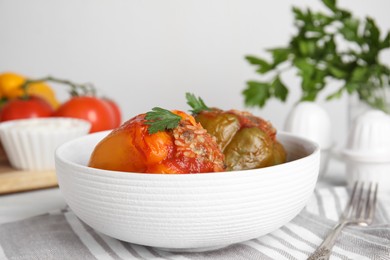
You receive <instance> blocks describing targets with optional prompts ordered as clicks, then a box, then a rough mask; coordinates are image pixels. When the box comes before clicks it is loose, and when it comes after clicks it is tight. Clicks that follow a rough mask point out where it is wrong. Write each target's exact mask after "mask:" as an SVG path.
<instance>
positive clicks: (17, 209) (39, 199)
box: [0, 160, 346, 224]
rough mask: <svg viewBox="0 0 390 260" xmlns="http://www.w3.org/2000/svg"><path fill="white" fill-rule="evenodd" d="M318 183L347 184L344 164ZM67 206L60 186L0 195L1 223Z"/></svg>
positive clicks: (335, 165) (337, 164)
mask: <svg viewBox="0 0 390 260" xmlns="http://www.w3.org/2000/svg"><path fill="white" fill-rule="evenodd" d="M317 185H318V186H319V187H320V186H328V185H333V186H343V185H346V182H345V174H344V164H343V163H342V162H340V161H337V160H330V162H329V167H328V171H327V173H326V175H325V177H324V178H323V180H321V181H319V182H318V184H317ZM65 206H66V203H65V200H64V199H63V197H62V195H61V191H60V190H59V188H51V189H43V190H36V191H29V192H21V193H14V194H9V195H0V224H1V223H6V222H11V221H17V220H21V219H24V218H28V217H32V216H37V215H40V214H44V213H47V212H50V211H54V210H57V209H62V208H64V207H65Z"/></svg>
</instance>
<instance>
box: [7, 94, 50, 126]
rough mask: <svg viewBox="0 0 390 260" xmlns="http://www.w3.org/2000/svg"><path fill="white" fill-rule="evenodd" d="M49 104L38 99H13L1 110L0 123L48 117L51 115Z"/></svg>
mask: <svg viewBox="0 0 390 260" xmlns="http://www.w3.org/2000/svg"><path fill="white" fill-rule="evenodd" d="M53 112H54V111H53V108H52V107H51V106H50V104H49V103H48V102H47V101H45V100H43V99H41V98H38V97H30V98H28V99H14V100H11V101H9V102H7V103H6V104H5V105H4V106H3V107H2V109H1V114H0V121H1V122H3V121H8V120H15V119H24V118H34V117H49V116H51V115H52V114H53Z"/></svg>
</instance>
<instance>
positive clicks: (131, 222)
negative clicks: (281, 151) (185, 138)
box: [56, 132, 320, 251]
mask: <svg viewBox="0 0 390 260" xmlns="http://www.w3.org/2000/svg"><path fill="white" fill-rule="evenodd" d="M107 134H108V132H100V133H96V134H91V135H88V136H84V137H81V138H78V139H76V140H73V141H70V142H68V143H66V144H64V145H62V146H61V147H59V148H58V149H57V151H56V171H57V177H58V182H59V185H60V189H61V192H62V194H63V196H64V198H65V200H66V202H67V203H68V205H69V206H70V208H71V209H72V210H73V211H74V213H75V214H76V215H77V216H78V217H79V218H80V219H81V220H83V221H84V222H85V223H87V224H88V225H89V226H91V227H92V228H94V229H96V230H97V231H100V232H102V233H104V234H106V235H109V236H112V237H114V238H117V239H120V240H124V241H128V242H132V243H136V244H141V245H146V246H153V247H159V248H166V249H171V250H178V251H183V250H186V251H199V250H204V249H206V250H207V249H208V248H216V247H223V246H227V245H229V244H233V243H237V242H242V241H245V240H249V239H252V238H256V237H259V236H262V235H264V234H267V233H269V232H272V231H274V230H276V229H278V228H279V227H281V226H283V225H284V224H286V223H287V222H289V221H290V220H291V219H292V218H294V217H295V216H296V215H297V214H298V213H299V212H300V211H301V210H302V208H303V207H304V206H305V204H306V202H307V201H308V199H309V197H310V196H311V194H312V192H313V190H314V187H315V184H316V181H317V176H318V171H319V162H320V158H319V148H318V146H317V144H315V143H313V142H311V141H308V140H306V139H303V138H300V137H296V136H293V135H289V134H283V133H282V134H279V135H278V139H279V140H280V141H281V142H282V143H283V145H284V146H285V148H286V150H287V152H288V156H289V160H290V161H289V162H288V163H285V164H281V165H277V166H272V167H267V168H263V169H255V170H247V171H234V172H222V173H203V174H181V175H179V174H178V175H175V174H171V175H164V174H141V173H125V172H115V171H106V170H100V169H94V168H89V167H86V165H87V163H88V160H89V157H90V154H91V152H92V150H93V148H94V147H95V145H96V144H97V142H98V141H100V140H101V139H102V138H103V137H104V136H106V135H107ZM129 159H131V158H129Z"/></svg>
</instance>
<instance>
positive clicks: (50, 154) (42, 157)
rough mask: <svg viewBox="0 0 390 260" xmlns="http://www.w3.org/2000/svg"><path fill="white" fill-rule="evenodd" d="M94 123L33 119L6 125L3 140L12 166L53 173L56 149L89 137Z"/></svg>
mask: <svg viewBox="0 0 390 260" xmlns="http://www.w3.org/2000/svg"><path fill="white" fill-rule="evenodd" d="M90 127H91V124H90V123H89V122H87V121H85V120H81V119H73V118H54V117H52V118H34V119H21V120H12V121H7V122H3V123H1V124H0V138H1V142H2V144H3V147H4V150H5V152H6V154H7V157H8V159H9V161H10V163H11V165H12V167H14V168H17V169H22V170H36V171H43V170H54V152H55V149H56V148H57V147H58V146H59V145H61V144H63V143H65V142H67V141H69V140H72V139H74V138H77V137H80V136H82V135H86V134H88V132H89V129H90Z"/></svg>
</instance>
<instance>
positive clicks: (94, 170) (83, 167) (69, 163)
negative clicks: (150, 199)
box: [55, 130, 320, 180]
mask: <svg viewBox="0 0 390 260" xmlns="http://www.w3.org/2000/svg"><path fill="white" fill-rule="evenodd" d="M111 131H112V130H106V131H100V132H95V133H92V134H88V135H84V136H80V137H78V138H75V139H73V140H71V141H68V142H65V143H64V144H62V145H60V146H59V147H57V149H56V151H55V163H56V164H57V163H62V164H65V165H67V166H68V167H71V168H73V169H76V170H78V171H79V172H87V171H88V172H90V173H94V174H98V175H102V176H105V177H110V176H111V175H116V176H115V177H118V178H119V177H120V176H123V177H128V176H137V177H140V178H142V176H143V177H146V176H147V177H148V178H155V179H156V180H157V179H159V178H161V176H164V177H162V178H184V177H183V176H186V177H185V178H205V177H206V176H216V175H220V174H223V175H236V174H240V175H241V174H243V173H246V174H251V173H255V174H259V170H261V171H262V172H264V173H266V172H269V171H272V172H273V171H274V170H275V169H278V168H285V167H290V166H293V165H295V164H300V163H301V162H302V161H305V160H311V158H312V157H315V156H317V155H318V156H319V154H320V147H319V145H318V144H317V143H316V142H314V141H312V140H310V139H307V138H304V137H301V136H298V135H295V134H292V133H288V132H284V131H278V133H277V136H283V137H287V138H292V139H295V140H296V141H299V142H303V143H304V144H305V145H309V147H312V148H311V149H312V151H311V152H310V153H309V154H307V155H306V156H304V157H301V158H299V159H296V160H292V161H288V162H285V163H282V164H278V165H273V166H268V167H263V168H256V169H248V170H240V171H225V172H205V173H186V174H161V173H138V172H124V171H113V170H104V169H98V168H92V167H89V166H87V165H82V164H79V163H75V162H73V161H71V160H68V159H65V158H63V157H62V156H61V154H62V153H63V151H65V150H67V149H68V147H71V146H73V145H74V144H75V143H77V142H80V140H82V139H87V138H91V139H93V138H96V136H98V135H101V136H102V138H104V136H107V135H108V134H109V133H110V132H111ZM283 137H282V138H283ZM100 140H101V139H100ZM318 162H319V159H318ZM56 168H57V167H56ZM56 171H57V170H56ZM169 176H170V177H169ZM190 176H192V177H190ZM194 176H195V177H194ZM202 176H203V177H202Z"/></svg>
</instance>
